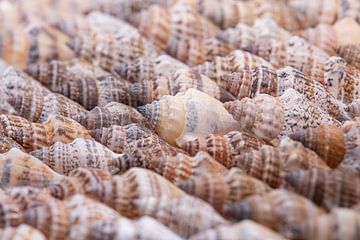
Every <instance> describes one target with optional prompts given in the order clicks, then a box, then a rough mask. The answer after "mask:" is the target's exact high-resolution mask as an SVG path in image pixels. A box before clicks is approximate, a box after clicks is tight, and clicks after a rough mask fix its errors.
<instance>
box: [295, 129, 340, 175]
mask: <svg viewBox="0 0 360 240" xmlns="http://www.w3.org/2000/svg"><path fill="white" fill-rule="evenodd" d="M290 138H291V139H293V140H295V141H299V142H301V143H302V144H304V146H305V147H308V148H310V149H312V150H314V151H315V152H316V153H317V154H318V155H319V156H320V157H321V158H322V159H323V160H324V161H325V162H326V163H327V165H329V167H331V168H336V167H337V166H338V165H339V164H340V163H341V162H342V160H343V159H344V156H345V136H344V134H343V132H342V130H341V129H340V128H338V127H336V126H331V125H321V126H319V127H317V128H310V129H305V130H301V131H299V132H295V133H292V134H291V135H290Z"/></svg>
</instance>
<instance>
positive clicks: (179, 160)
mask: <svg viewBox="0 0 360 240" xmlns="http://www.w3.org/2000/svg"><path fill="white" fill-rule="evenodd" d="M155 159H156V158H154V160H155ZM154 166H156V168H155V169H156V170H155V171H156V172H158V173H159V174H161V175H162V176H163V177H165V178H166V179H168V180H169V181H170V182H172V183H177V182H179V181H180V180H186V179H189V178H192V177H197V176H200V175H202V174H204V173H226V172H227V171H228V170H227V169H226V168H225V167H224V166H223V165H221V164H220V163H218V162H217V161H215V159H213V158H212V157H211V156H210V155H209V154H208V153H206V152H201V151H200V152H198V153H197V154H196V155H195V156H194V157H189V156H187V155H186V154H184V153H178V154H177V155H176V156H165V157H162V158H159V159H158V162H156V163H154Z"/></svg>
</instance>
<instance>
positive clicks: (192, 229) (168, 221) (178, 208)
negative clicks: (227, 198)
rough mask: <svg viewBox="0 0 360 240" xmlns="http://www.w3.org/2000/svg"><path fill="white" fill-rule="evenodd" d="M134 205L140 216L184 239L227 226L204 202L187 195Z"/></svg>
mask: <svg viewBox="0 0 360 240" xmlns="http://www.w3.org/2000/svg"><path fill="white" fill-rule="evenodd" d="M135 205H136V208H138V209H139V212H140V213H141V214H142V215H147V216H150V217H153V218H155V219H156V220H157V221H159V222H160V223H162V224H164V225H165V226H167V227H168V228H170V229H171V230H173V231H174V232H175V233H177V234H179V235H180V236H181V237H184V238H189V237H190V236H191V235H194V234H196V233H198V232H201V231H204V230H206V229H210V228H213V227H215V226H218V225H223V224H228V222H227V221H226V220H225V219H224V218H223V217H222V216H221V215H220V214H219V213H217V212H216V211H215V209H213V208H212V207H211V206H210V205H208V204H207V203H206V202H204V201H202V200H200V199H198V198H195V197H192V196H189V195H185V196H182V197H179V198H175V199H172V198H169V197H167V196H162V197H160V198H155V197H149V198H144V199H139V200H136V201H135ZM194 222H196V224H194Z"/></svg>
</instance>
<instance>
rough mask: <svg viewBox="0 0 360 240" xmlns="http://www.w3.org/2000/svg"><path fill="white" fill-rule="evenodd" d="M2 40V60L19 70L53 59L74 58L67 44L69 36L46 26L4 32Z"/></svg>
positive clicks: (18, 28) (38, 25) (37, 25)
mask: <svg viewBox="0 0 360 240" xmlns="http://www.w3.org/2000/svg"><path fill="white" fill-rule="evenodd" d="M0 38H1V39H2V43H3V44H2V45H1V47H0V48H1V55H0V56H1V58H3V59H4V60H5V61H6V62H7V63H8V64H11V65H15V66H17V67H19V68H25V67H26V66H27V65H28V64H33V63H38V62H45V61H48V60H52V59H61V60H67V59H71V58H73V54H72V52H71V51H70V49H68V47H67V46H66V44H65V43H66V42H67V41H68V38H67V36H66V35H64V34H63V33H61V32H59V31H57V30H56V29H53V28H51V27H50V26H47V25H44V24H36V25H30V26H28V27H26V28H23V27H15V28H14V29H8V30H4V31H3V32H2V34H1V36H0Z"/></svg>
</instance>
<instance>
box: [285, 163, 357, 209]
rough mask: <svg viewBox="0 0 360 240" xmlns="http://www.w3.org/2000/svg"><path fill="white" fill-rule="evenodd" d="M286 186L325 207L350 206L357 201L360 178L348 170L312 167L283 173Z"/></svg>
mask: <svg viewBox="0 0 360 240" xmlns="http://www.w3.org/2000/svg"><path fill="white" fill-rule="evenodd" d="M285 182H286V187H287V188H288V189H291V190H293V191H295V192H297V193H299V194H301V195H303V196H305V197H307V198H308V199H311V200H312V201H314V202H315V203H316V204H317V205H319V206H321V207H324V208H326V209H331V208H333V207H351V206H353V205H355V204H357V203H358V202H359V199H360V198H359V196H360V185H359V184H360V179H359V177H358V176H357V175H354V174H351V173H350V172H346V171H340V170H332V171H327V170H323V169H316V168H313V169H311V170H307V171H293V172H289V173H287V174H286V175H285Z"/></svg>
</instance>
